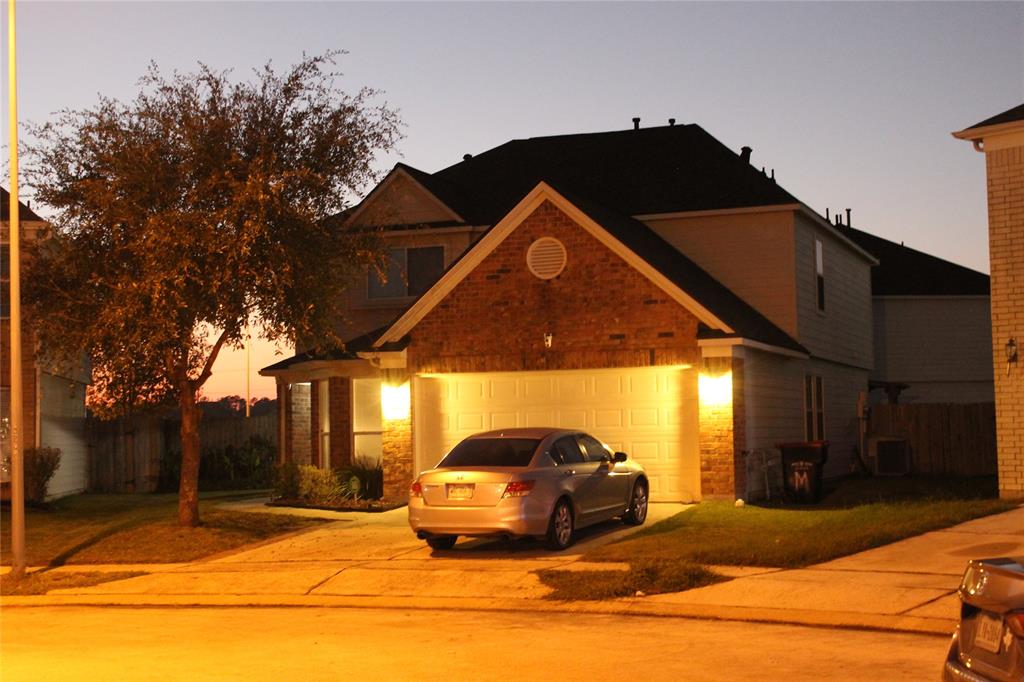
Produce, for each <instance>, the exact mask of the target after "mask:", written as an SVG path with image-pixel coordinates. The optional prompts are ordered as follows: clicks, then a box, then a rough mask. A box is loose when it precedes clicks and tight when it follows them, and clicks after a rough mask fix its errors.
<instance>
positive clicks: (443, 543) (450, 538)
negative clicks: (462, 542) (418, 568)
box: [427, 535, 459, 549]
mask: <svg viewBox="0 0 1024 682" xmlns="http://www.w3.org/2000/svg"><path fill="white" fill-rule="evenodd" d="M458 539H459V536H458V535H435V536H434V537H432V538H427V544H428V545H430V548H431V549H451V548H452V547H454V546H455V541H456V540H458Z"/></svg>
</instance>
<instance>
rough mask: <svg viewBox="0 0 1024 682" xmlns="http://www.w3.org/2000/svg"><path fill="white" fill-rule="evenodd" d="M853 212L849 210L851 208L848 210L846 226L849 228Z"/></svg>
mask: <svg viewBox="0 0 1024 682" xmlns="http://www.w3.org/2000/svg"><path fill="white" fill-rule="evenodd" d="M852 212H853V211H852V209H849V208H848V209H846V226H847V227H849V226H850V213H852Z"/></svg>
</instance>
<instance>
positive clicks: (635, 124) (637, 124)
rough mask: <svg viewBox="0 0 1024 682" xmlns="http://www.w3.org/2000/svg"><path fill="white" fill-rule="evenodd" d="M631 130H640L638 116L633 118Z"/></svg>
mask: <svg viewBox="0 0 1024 682" xmlns="http://www.w3.org/2000/svg"><path fill="white" fill-rule="evenodd" d="M633 130H640V117H639V116H634V117H633Z"/></svg>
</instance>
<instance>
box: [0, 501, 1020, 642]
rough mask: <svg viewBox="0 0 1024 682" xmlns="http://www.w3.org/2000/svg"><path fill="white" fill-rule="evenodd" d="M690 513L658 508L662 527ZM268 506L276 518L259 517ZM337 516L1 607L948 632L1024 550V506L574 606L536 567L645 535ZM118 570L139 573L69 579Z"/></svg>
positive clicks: (558, 564) (611, 529)
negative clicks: (966, 588) (439, 537)
mask: <svg viewBox="0 0 1024 682" xmlns="http://www.w3.org/2000/svg"><path fill="white" fill-rule="evenodd" d="M248 504H250V505H252V503H248ZM236 508H245V507H244V506H243V507H236ZM682 508H683V507H682V506H681V505H652V506H651V521H652V522H653V521H656V520H658V519H659V518H665V517H668V516H671V515H673V514H675V513H676V512H678V511H679V510H680V509H682ZM257 509H258V510H260V511H266V510H267V508H266V507H262V506H252V507H251V508H250V510H252V511H256V510H257ZM326 514H327V515H328V516H329V517H330V518H331V519H332V523H329V524H325V525H324V526H320V527H318V528H316V529H314V530H311V531H306V532H301V533H297V534H295V535H292V536H290V537H287V538H284V539H280V540H277V541H272V542H267V543H264V544H262V545H260V546H257V547H250V548H248V549H245V550H242V551H238V552H234V553H230V554H227V555H224V556H218V557H212V558H209V559H206V560H203V561H198V562H194V563H189V564H172V565H164V566H159V567H154V566H149V567H133V568H138V570H146V571H149V573H148V575H144V576H139V577H136V578H129V579H126V580H118V581H112V582H108V583H103V584H101V585H96V586H93V587H82V588H72V589H63V590H54V591H51V592H50V593H49V594H48V595H45V596H38V597H4V598H2V602H0V603H2V605H3V606H4V607H14V606H45V605H50V606H55V605H109V606H143V605H153V606H159V605H164V606H222V607H236V606H249V607H276V606H307V607H348V608H364V607H383V608H393V609H436V610H457V611H460V612H466V611H473V610H476V611H500V612H510V611H530V612H546V613H550V614H558V613H567V612H571V613H576V614H581V613H589V614H605V615H612V614H617V615H636V616H663V617H677V618H697V619H712V620H735V621H750V622H765V623H785V624H801V625H811V626H830V627H843V628H852V629H878V630H887V631H897V632H910V633H928V634H943V635H948V634H949V633H951V632H952V631H953V629H954V627H955V623H956V619H957V614H958V602H957V598H956V595H955V590H956V588H957V585H958V584H959V579H960V575H961V574H962V572H963V567H964V565H965V563H966V561H967V559H969V558H972V557H983V556H993V555H1014V554H1016V555H1024V508H1018V509H1015V510H1013V511H1010V512H1006V513H1004V514H999V515H995V516H990V517H986V518H982V519H977V520H974V521H970V522H967V523H964V524H960V525H958V526H954V527H952V528H948V529H945V530H941V531H936V532H932V533H926V534H924V535H921V536H918V537H914V538H910V539H907V540H904V541H901V542H897V543H894V544H892V545H888V546H885V547H880V548H877V549H873V550H869V551H866V552H861V553H859V554H855V555H852V556H848V557H844V558H842V559H838V560H835V561H830V562H827V563H823V564H818V565H816V566H811V567H808V568H805V569H798V570H779V569H771V568H757V567H742V568H737V567H716V569H717V570H719V571H720V572H722V573H724V574H726V575H729V576H732V577H733V578H734V579H733V580H731V581H729V582H725V583H719V584H716V585H712V586H709V587H705V588H700V589H696V590H690V591H688V592H682V593H675V594H663V595H650V596H636V597H631V598H625V599H616V600H607V601H593V602H588V601H582V602H572V603H565V602H555V601H550V600H545V599H544V597H545V596H546V595H547V594H548V593H549V589H548V588H547V587H546V586H544V585H543V584H542V583H541V582H540V580H539V579H538V577H537V576H536V574H535V573H534V572H535V571H536V570H538V569H543V568H554V569H558V570H594V569H602V570H608V569H613V570H614V569H622V570H625V569H626V568H627V566H625V565H615V564H613V565H610V566H609V565H607V564H600V565H588V564H586V563H585V562H582V561H581V560H580V556H581V554H583V553H584V552H586V551H587V550H588V549H590V548H592V547H595V546H598V545H600V544H603V543H606V542H611V541H613V540H615V539H617V538H620V537H622V536H623V535H624V534H626V533H629V532H634V529H630V528H628V527H624V526H623V525H622V524H620V523H608V524H602V525H600V526H597V527H595V528H593V529H585V530H584V531H582V532H581V537H580V539H579V541H578V543H577V544H576V545H574V546H573V547H572V548H571V549H570V550H568V551H566V552H562V553H551V552H548V551H547V550H545V549H543V548H542V546H541V545H539V544H538V543H536V542H533V541H515V542H511V543H505V542H497V541H487V540H465V541H461V542H459V543H458V544H457V545H456V546H455V548H454V549H453V550H451V551H432V550H430V549H429V548H427V547H426V545H425V544H424V543H422V542H421V541H419V540H417V539H416V538H415V537H414V536H413V535H412V533H411V532H410V531H409V528H408V526H407V524H406V522H405V510H404V509H399V510H395V511H392V512H387V513H383V514H351V513H350V514H339V513H333V512H327V513H326ZM105 568H106V570H125V567H124V566H117V567H86V566H75V567H66V568H64V569H55V570H80V571H81V570H105Z"/></svg>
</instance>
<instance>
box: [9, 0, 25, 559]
mask: <svg viewBox="0 0 1024 682" xmlns="http://www.w3.org/2000/svg"><path fill="white" fill-rule="evenodd" d="M7 46H8V48H7V49H8V55H7V65H8V66H7V68H8V74H7V86H8V88H9V91H8V96H7V101H8V103H9V113H8V120H9V123H10V145H9V149H10V152H11V206H10V214H11V215H10V218H11V220H10V223H9V224H10V233H11V234H10V244H11V345H10V348H11V559H12V560H11V575H12V576H14V577H18V576H21V575H23V574H24V573H25V461H24V454H25V448H24V446H25V428H24V424H25V413H24V404H23V402H22V397H23V393H22V386H21V379H22V375H21V221H20V220H19V215H18V201H19V200H18V81H17V69H16V68H15V62H14V59H15V54H16V53H15V49H14V0H7Z"/></svg>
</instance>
